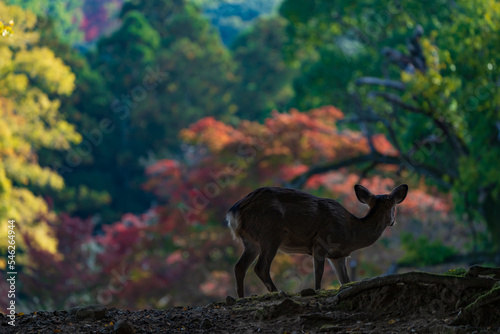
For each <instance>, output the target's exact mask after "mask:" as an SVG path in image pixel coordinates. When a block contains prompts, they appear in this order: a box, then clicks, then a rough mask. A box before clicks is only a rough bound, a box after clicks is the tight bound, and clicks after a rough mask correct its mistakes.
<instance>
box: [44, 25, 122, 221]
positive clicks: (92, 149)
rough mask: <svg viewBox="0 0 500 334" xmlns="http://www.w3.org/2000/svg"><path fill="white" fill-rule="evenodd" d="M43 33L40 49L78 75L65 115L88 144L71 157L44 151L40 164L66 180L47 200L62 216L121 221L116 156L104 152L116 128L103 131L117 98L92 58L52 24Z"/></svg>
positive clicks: (65, 99) (73, 151) (79, 146)
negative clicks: (114, 199) (105, 114)
mask: <svg viewBox="0 0 500 334" xmlns="http://www.w3.org/2000/svg"><path fill="white" fill-rule="evenodd" d="M38 28H39V27H38V26H37V27H36V29H37V30H38ZM38 31H40V39H39V41H38V45H40V46H43V47H47V48H49V49H50V50H52V51H53V52H54V53H55V55H56V56H57V57H59V58H61V59H62V60H63V61H64V63H65V64H67V65H68V66H70V67H71V69H72V71H73V73H74V74H75V89H74V91H73V93H72V94H71V95H69V96H63V97H61V107H60V109H59V111H60V113H61V114H62V115H63V116H64V117H65V118H66V119H67V120H68V122H70V123H71V124H73V125H74V126H75V128H76V130H77V131H78V132H79V133H81V134H82V135H83V140H82V141H81V142H80V143H78V144H72V145H71V148H70V149H69V152H59V151H54V150H50V149H43V148H42V149H41V150H40V151H39V153H38V156H39V162H40V165H42V166H47V167H51V168H53V169H54V170H55V171H57V172H58V173H60V175H61V176H63V178H64V181H65V182H64V183H65V187H64V188H63V189H57V190H50V189H49V190H47V191H45V192H44V195H45V196H47V197H50V198H51V199H52V200H53V204H54V208H55V209H56V210H57V211H62V212H66V213H68V214H71V215H77V216H80V217H85V218H87V217H90V216H93V217H94V218H98V217H100V218H102V220H103V221H106V222H111V221H115V220H118V219H119V218H120V216H121V213H119V212H117V209H116V207H115V203H112V201H111V194H113V195H114V194H116V191H115V188H113V183H112V182H110V180H112V179H113V177H114V174H115V173H114V172H113V171H110V170H109V168H108V166H110V165H112V163H111V162H112V161H113V160H112V157H113V156H112V154H110V152H106V151H105V150H103V149H100V145H101V144H102V142H103V141H104V140H109V136H110V131H108V130H109V129H110V128H112V125H110V126H109V127H106V129H103V128H102V122H106V120H108V119H109V118H106V117H103V113H102V111H103V110H107V109H109V108H110V103H111V101H112V95H111V94H110V92H109V88H108V87H107V86H106V81H105V80H104V79H103V78H102V76H101V75H100V74H99V73H98V72H97V71H96V70H95V69H93V68H91V66H90V64H89V61H88V59H87V57H86V55H84V54H81V53H80V52H79V51H78V50H77V49H75V48H73V47H71V46H70V45H68V44H66V43H64V42H62V41H60V40H59V38H58V36H57V33H56V31H55V26H54V24H53V20H52V19H48V21H46V22H44V26H43V27H40V29H39V30H38ZM103 130H104V132H103Z"/></svg>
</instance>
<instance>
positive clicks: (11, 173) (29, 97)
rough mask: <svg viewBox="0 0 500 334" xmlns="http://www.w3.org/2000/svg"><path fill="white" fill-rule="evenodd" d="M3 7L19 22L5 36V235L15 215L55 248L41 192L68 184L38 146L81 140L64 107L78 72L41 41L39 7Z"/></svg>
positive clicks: (1, 66)
mask: <svg viewBox="0 0 500 334" xmlns="http://www.w3.org/2000/svg"><path fill="white" fill-rule="evenodd" d="M0 13H2V14H3V15H6V16H8V17H10V18H12V19H13V20H14V21H15V22H18V24H17V25H16V33H15V34H14V35H13V36H12V37H11V38H2V39H0V54H1V56H0V59H2V61H1V62H0V74H1V75H0V113H1V115H2V116H1V118H0V129H1V131H0V224H1V227H2V235H5V234H4V233H6V231H7V220H8V219H15V220H16V221H17V224H18V228H19V229H22V230H23V231H25V232H26V233H29V234H31V235H32V236H33V237H34V238H35V240H36V242H37V244H39V245H40V246H41V247H43V248H45V249H47V250H48V251H52V252H54V251H55V248H56V240H55V239H54V237H53V236H52V235H51V233H50V229H49V227H48V226H47V225H46V224H44V223H43V221H41V220H40V217H42V216H44V215H51V214H52V213H51V211H50V208H49V205H48V204H47V202H46V201H45V200H44V198H43V197H42V196H41V194H43V193H44V191H45V190H47V189H58V190H60V189H62V188H63V186H64V182H63V179H62V177H61V176H60V175H59V174H57V173H56V172H55V171H54V170H52V169H50V168H47V167H42V166H40V164H39V163H38V152H39V150H41V149H43V148H47V149H50V150H67V149H69V147H70V144H71V143H77V142H79V141H80V140H81V137H80V135H79V134H78V133H76V132H75V130H74V128H73V126H72V125H70V124H69V123H68V122H66V121H65V120H64V119H63V117H61V115H60V113H59V107H60V97H61V96H63V95H68V94H71V92H72V90H73V88H74V80H75V76H74V75H73V74H72V73H71V70H70V68H69V67H68V66H67V65H65V64H64V63H63V62H62V60H61V59H59V58H57V57H56V56H55V55H54V53H53V52H52V51H51V50H49V49H47V48H44V47H39V46H37V45H36V41H37V39H38V34H37V33H35V32H34V31H33V28H34V26H35V24H36V16H35V15H34V14H33V13H31V12H29V11H24V10H22V9H21V8H20V7H17V6H7V5H5V4H4V3H3V2H0ZM19 242H20V244H19V245H22V241H21V240H19ZM5 247H6V245H5V244H3V245H2V248H3V249H5Z"/></svg>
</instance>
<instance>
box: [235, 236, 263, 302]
mask: <svg viewBox="0 0 500 334" xmlns="http://www.w3.org/2000/svg"><path fill="white" fill-rule="evenodd" d="M241 241H242V242H243V246H245V249H244V251H243V254H242V255H241V257H240V259H239V260H238V262H236V264H235V265H234V276H235V277H236V291H237V293H238V297H240V298H243V297H245V287H244V284H243V283H244V281H245V275H246V272H247V270H248V268H249V267H250V266H251V265H252V263H253V261H255V258H256V257H257V255H259V252H260V249H259V245H258V244H257V243H255V242H254V241H250V240H247V239H244V238H243V237H242V238H241Z"/></svg>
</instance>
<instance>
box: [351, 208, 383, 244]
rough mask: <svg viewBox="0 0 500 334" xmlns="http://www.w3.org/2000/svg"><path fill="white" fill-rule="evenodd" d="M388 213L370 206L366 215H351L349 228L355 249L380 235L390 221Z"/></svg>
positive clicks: (370, 242) (375, 239) (372, 241)
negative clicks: (359, 216) (360, 216)
mask: <svg viewBox="0 0 500 334" xmlns="http://www.w3.org/2000/svg"><path fill="white" fill-rule="evenodd" d="M388 220H390V213H389V214H388V213H387V210H382V208H378V207H375V208H372V209H370V211H368V213H367V214H366V216H364V217H362V218H358V217H356V216H354V215H353V216H352V218H351V229H352V231H353V236H354V238H353V239H354V240H353V245H354V246H355V247H356V249H359V248H364V247H367V246H370V245H371V244H373V243H374V242H375V241H377V239H378V238H380V236H381V235H382V233H383V232H384V230H385V228H386V227H387V225H388V224H389V223H390V222H389V221H388Z"/></svg>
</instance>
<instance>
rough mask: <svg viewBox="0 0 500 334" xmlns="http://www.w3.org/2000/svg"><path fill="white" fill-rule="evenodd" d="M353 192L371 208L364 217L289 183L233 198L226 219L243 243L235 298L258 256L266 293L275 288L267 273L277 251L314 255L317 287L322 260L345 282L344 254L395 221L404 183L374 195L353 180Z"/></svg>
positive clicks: (374, 238)
mask: <svg viewBox="0 0 500 334" xmlns="http://www.w3.org/2000/svg"><path fill="white" fill-rule="evenodd" d="M354 192H355V193H356V197H357V198H358V200H359V201H360V202H361V203H364V204H367V205H368V207H369V211H368V213H367V214H366V215H365V216H364V217H362V218H359V217H357V216H355V215H353V214H352V213H350V212H349V211H348V210H347V209H345V208H344V207H343V206H342V205H341V204H340V203H339V202H337V201H335V200H333V199H328V198H320V197H316V196H314V195H312V194H309V193H307V192H303V191H300V190H296V189H290V188H282V187H263V188H258V189H256V190H254V191H252V192H251V193H249V194H248V195H247V196H245V197H244V198H242V199H241V200H239V201H238V202H236V203H235V204H234V205H233V206H232V207H231V208H230V209H229V210H228V212H227V215H226V220H227V223H228V226H229V228H230V229H231V232H232V234H233V237H234V239H238V238H239V239H240V240H241V242H242V243H243V246H244V250H243V254H242V255H241V257H240V259H239V260H238V262H237V263H236V265H235V266H234V275H235V278H236V291H237V294H238V297H239V298H243V297H244V296H245V292H244V284H243V283H244V280H245V275H246V272H247V270H248V268H249V267H250V266H251V265H252V263H253V262H254V261H255V259H256V258H257V256H259V259H258V260H257V263H256V265H255V267H254V271H255V273H256V274H257V276H258V277H259V279H260V280H261V281H262V283H264V285H265V287H266V288H267V290H268V291H269V292H274V291H278V290H277V288H276V286H275V285H274V283H273V280H272V279H271V274H270V270H271V263H272V262H273V259H274V257H275V256H276V253H277V252H278V250H280V251H282V252H285V253H288V254H307V255H310V256H312V258H313V265H314V266H313V268H314V283H315V290H319V289H321V278H322V276H323V271H324V266H325V259H326V260H328V262H329V263H330V265H331V266H332V268H335V272H336V273H337V278H338V280H339V281H340V284H341V285H343V284H346V283H349V282H350V279H349V275H348V273H347V258H348V257H349V256H350V255H351V253H352V252H354V251H356V250H359V249H362V248H365V247H368V246H370V245H372V244H373V243H375V241H377V240H378V239H379V238H380V236H381V235H382V233H383V232H384V230H385V228H386V227H388V226H392V225H394V223H395V218H396V205H397V204H400V203H401V202H403V201H404V199H405V198H406V195H407V194H408V185H406V184H402V185H400V186H398V187H396V188H394V189H393V190H392V192H391V193H390V194H385V195H373V194H372V193H371V192H370V191H369V190H368V189H367V188H365V187H363V186H362V185H359V184H357V185H355V186H354Z"/></svg>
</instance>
